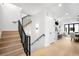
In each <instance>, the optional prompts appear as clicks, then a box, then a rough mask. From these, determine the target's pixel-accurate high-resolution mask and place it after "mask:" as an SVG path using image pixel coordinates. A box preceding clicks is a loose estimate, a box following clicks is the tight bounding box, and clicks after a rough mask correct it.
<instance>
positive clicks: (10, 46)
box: [0, 43, 22, 50]
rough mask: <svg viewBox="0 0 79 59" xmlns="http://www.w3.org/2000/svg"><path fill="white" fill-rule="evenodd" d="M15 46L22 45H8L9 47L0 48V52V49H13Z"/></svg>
mask: <svg viewBox="0 0 79 59" xmlns="http://www.w3.org/2000/svg"><path fill="white" fill-rule="evenodd" d="M17 45H22V44H21V43H18V44H15V45H14V44H13V45H9V46H6V47H0V50H1V49H7V48H12V47H15V46H17Z"/></svg>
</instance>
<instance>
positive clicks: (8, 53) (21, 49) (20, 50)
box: [1, 48, 24, 56]
mask: <svg viewBox="0 0 79 59" xmlns="http://www.w3.org/2000/svg"><path fill="white" fill-rule="evenodd" d="M19 52H24V51H23V48H20V49H17V50H14V51H10V52H7V53H3V54H1V55H2V56H6V55H9V56H10V55H13V56H14V55H16V54H18V53H19Z"/></svg>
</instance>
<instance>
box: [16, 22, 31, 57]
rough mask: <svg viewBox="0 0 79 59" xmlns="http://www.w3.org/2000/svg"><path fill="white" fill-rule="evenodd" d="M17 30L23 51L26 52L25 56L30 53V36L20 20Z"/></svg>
mask: <svg viewBox="0 0 79 59" xmlns="http://www.w3.org/2000/svg"><path fill="white" fill-rule="evenodd" d="M18 31H19V34H20V38H21V43H22V45H23V48H24V52H25V53H26V56H30V55H31V46H30V41H31V37H30V36H28V35H26V33H25V32H24V29H23V26H22V24H21V22H20V21H18Z"/></svg>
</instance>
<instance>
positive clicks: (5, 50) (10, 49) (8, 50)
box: [0, 45, 22, 54]
mask: <svg viewBox="0 0 79 59" xmlns="http://www.w3.org/2000/svg"><path fill="white" fill-rule="evenodd" d="M19 48H22V45H16V46H14V47H10V48H9V49H8V48H6V49H0V54H3V53H6V52H10V51H13V50H16V49H19Z"/></svg>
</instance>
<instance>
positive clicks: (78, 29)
mask: <svg viewBox="0 0 79 59" xmlns="http://www.w3.org/2000/svg"><path fill="white" fill-rule="evenodd" d="M74 27H75V32H79V24H75V25H74Z"/></svg>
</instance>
